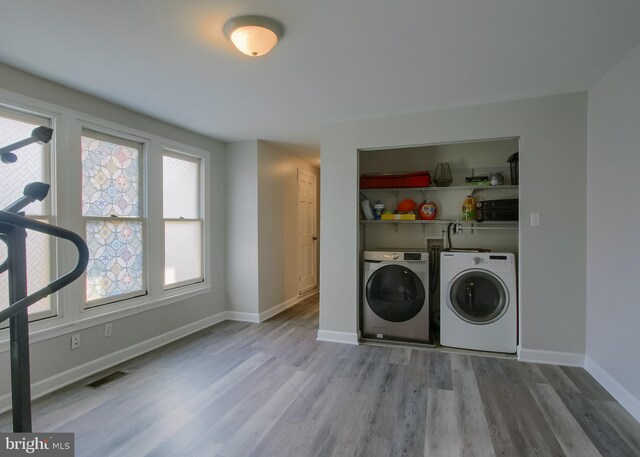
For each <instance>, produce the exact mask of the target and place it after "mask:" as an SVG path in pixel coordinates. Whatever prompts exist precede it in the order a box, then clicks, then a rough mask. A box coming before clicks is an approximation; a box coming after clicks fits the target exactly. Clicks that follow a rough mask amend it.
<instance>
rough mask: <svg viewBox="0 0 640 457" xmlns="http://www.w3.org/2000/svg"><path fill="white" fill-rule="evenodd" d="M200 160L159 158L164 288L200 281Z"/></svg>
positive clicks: (170, 154)
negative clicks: (161, 190)
mask: <svg viewBox="0 0 640 457" xmlns="http://www.w3.org/2000/svg"><path fill="white" fill-rule="evenodd" d="M200 175H201V170H200V159H197V158H194V157H190V156H186V155H179V154H175V153H173V152H168V151H165V153H164V155H163V157H162V189H163V193H162V195H163V215H164V285H165V288H166V289H168V288H173V287H177V286H180V285H184V284H192V283H195V282H200V281H202V280H203V274H202V258H203V255H202V191H201V181H200Z"/></svg>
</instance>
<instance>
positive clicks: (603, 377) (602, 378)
mask: <svg viewBox="0 0 640 457" xmlns="http://www.w3.org/2000/svg"><path fill="white" fill-rule="evenodd" d="M584 369H585V370H587V372H588V373H589V374H590V375H591V376H593V378H594V379H595V380H596V381H598V382H599V383H600V384H601V385H602V387H604V388H605V389H606V390H607V392H609V393H610V394H611V396H612V397H613V398H615V399H616V400H618V403H620V404H621V405H622V407H623V408H624V409H626V410H627V411H629V414H631V415H632V416H633V417H634V418H635V419H636V420H637V421H638V422H640V399H638V398H636V397H634V396H633V394H631V392H629V391H628V390H627V389H625V388H624V386H623V385H622V384H620V383H619V382H618V381H616V380H615V379H614V378H613V377H612V376H611V375H610V374H609V373H607V372H606V371H605V370H604V369H603V368H602V367H601V366H600V365H598V364H597V363H596V362H594V360H593V359H592V358H591V357H589V356H588V355H587V356H585V358H584Z"/></svg>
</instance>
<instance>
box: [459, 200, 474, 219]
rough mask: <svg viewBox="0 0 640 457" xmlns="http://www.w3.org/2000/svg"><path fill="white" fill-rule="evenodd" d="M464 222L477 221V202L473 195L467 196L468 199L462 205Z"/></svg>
mask: <svg viewBox="0 0 640 457" xmlns="http://www.w3.org/2000/svg"><path fill="white" fill-rule="evenodd" d="M462 220H463V221H475V220H476V201H475V200H474V199H473V197H472V196H471V195H467V198H466V199H465V200H464V203H463V204H462Z"/></svg>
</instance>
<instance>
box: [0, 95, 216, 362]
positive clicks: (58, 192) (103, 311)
mask: <svg viewBox="0 0 640 457" xmlns="http://www.w3.org/2000/svg"><path fill="white" fill-rule="evenodd" d="M0 107H3V108H5V109H7V110H9V111H15V112H21V113H25V114H27V115H28V114H33V115H34V116H40V117H45V118H49V119H51V125H50V127H51V128H53V129H54V131H55V133H54V141H52V142H50V143H49V145H50V148H51V149H50V167H51V168H50V169H51V175H50V179H51V181H50V184H51V186H52V188H51V189H52V190H51V192H50V194H49V197H47V198H48V199H49V204H50V205H51V206H50V217H51V219H50V221H51V223H52V224H55V225H58V226H60V227H63V228H65V229H68V230H71V231H74V232H76V233H79V234H82V233H83V231H84V230H85V225H84V221H83V219H82V211H81V209H82V207H81V198H80V195H79V194H78V189H79V188H80V187H81V185H82V170H81V163H80V160H79V158H80V157H81V143H80V137H81V131H82V129H83V128H85V129H88V130H93V131H97V132H104V133H105V134H107V135H113V136H116V137H122V138H125V139H131V140H132V141H138V142H142V143H144V146H145V149H144V157H143V159H144V161H143V167H144V175H143V178H144V179H146V186H145V187H144V190H145V191H146V198H145V199H144V201H145V204H144V208H145V211H146V213H145V217H146V218H147V223H148V225H149V227H152V228H153V227H156V226H159V227H160V226H162V197H161V193H162V182H161V176H162V162H161V160H157V158H158V157H161V155H162V151H163V149H168V150H174V151H178V152H182V153H184V154H187V155H192V156H194V157H198V158H200V159H201V160H202V162H201V164H202V168H201V170H202V176H203V181H202V183H201V184H202V186H203V189H204V191H203V193H204V195H206V199H207V202H208V203H207V205H210V204H213V203H216V202H217V204H223V202H224V200H223V194H221V193H216V195H213V196H212V194H211V189H213V188H214V184H215V186H216V187H215V188H216V189H218V192H220V191H221V190H220V189H219V188H220V185H221V184H220V182H219V181H218V179H222V175H221V174H220V173H221V171H220V170H214V169H212V168H211V164H212V160H213V161H214V163H217V162H216V160H217V159H214V158H213V156H212V155H217V154H219V153H220V151H221V149H220V148H219V146H217V145H214V144H212V145H210V146H209V145H207V146H201V145H200V143H198V141H197V140H194V142H191V143H189V144H186V143H183V142H182V141H179V140H174V139H170V138H168V137H167V136H164V133H163V130H162V129H161V127H158V126H157V125H150V126H149V127H138V126H144V125H146V124H144V122H141V121H140V120H139V119H138V120H135V122H133V121H132V123H133V125H134V126H131V125H124V124H122V123H119V122H118V121H113V120H110V119H116V118H118V119H119V118H120V116H119V112H118V111H113V112H109V113H105V114H103V115H101V116H100V117H98V116H97V115H94V114H88V113H87V112H83V111H79V110H76V109H73V108H70V107H69V106H66V105H65V106H62V105H58V104H55V103H50V102H47V101H45V100H43V99H40V98H34V97H30V96H28V95H24V94H20V93H17V92H14V91H11V90H7V89H4V88H1V87H0ZM124 119H126V120H128V119H129V118H128V117H126V116H125V118H124ZM176 132H177V131H174V130H171V129H170V130H169V132H168V133H167V135H171V136H173V137H176V136H177V137H178V138H180V133H179V132H177V133H176ZM201 144H204V143H201ZM158 177H160V179H157V178H158ZM62 182H64V183H67V185H65V186H60V185H58V183H62ZM158 184H159V186H158ZM211 214H212V213H211V211H210V208H208V207H206V206H205V207H204V209H203V212H202V215H201V217H202V218H203V220H204V229H203V238H204V241H203V243H204V244H203V250H204V257H203V262H204V265H203V275H204V278H205V279H204V281H203V282H200V283H196V284H191V285H186V286H183V287H181V288H179V289H171V290H163V276H162V271H163V268H162V269H161V268H159V267H156V265H158V264H160V263H162V261H163V253H161V252H160V249H156V252H152V251H150V250H149V249H148V246H149V243H150V244H151V245H152V246H158V247H159V248H163V246H161V245H160V244H158V243H161V242H163V241H164V238H163V237H164V235H163V233H160V232H161V231H162V229H160V230H155V228H154V229H153V230H151V231H147V232H146V234H147V245H146V258H147V262H148V263H147V278H146V279H147V290H148V294H147V295H141V296H138V297H135V298H129V299H126V300H120V301H116V302H111V303H109V304H105V305H103V306H95V307H90V308H86V307H85V306H84V302H85V297H86V291H85V278H84V277H81V278H79V279H78V280H77V281H74V282H73V283H71V284H70V285H69V286H68V287H65V288H63V289H62V290H60V291H58V292H56V294H53V295H52V299H53V300H56V303H57V306H56V309H57V315H54V316H51V317H48V318H42V319H39V320H34V321H31V323H30V325H29V339H30V341H31V343H38V342H43V341H48V340H50V339H52V338H57V337H61V336H65V337H66V336H67V335H68V334H69V333H70V332H72V331H82V330H85V329H89V328H92V327H95V326H99V325H103V324H106V323H109V322H113V321H114V320H118V319H126V318H129V317H132V316H136V315H140V314H141V313H146V312H149V311H155V310H160V309H162V308H164V307H170V308H171V307H174V306H181V305H182V304H186V303H189V301H190V300H193V299H194V298H196V297H200V296H209V295H207V294H211V293H212V291H213V288H212V287H213V284H214V283H215V284H218V283H219V277H218V276H215V277H214V276H213V275H212V273H215V272H216V271H217V270H216V269H213V270H212V268H213V264H212V262H213V258H212V255H211V248H212V246H213V245H214V244H215V245H216V246H218V245H220V246H222V247H223V246H224V244H223V240H222V239H221V238H220V236H221V234H220V233H221V232H216V233H213V232H212V229H213V227H214V226H216V227H218V228H220V221H214V220H213V219H210V215H211ZM214 222H215V224H214ZM53 249H54V250H53V251H52V253H51V260H52V262H53V264H54V267H55V269H54V270H52V271H51V276H52V279H54V278H57V277H59V276H60V275H61V274H63V273H66V272H68V271H70V270H71V269H72V268H73V267H74V266H75V265H76V261H77V253H76V250H75V248H74V246H73V245H71V243H68V242H66V241H64V240H62V241H59V240H56V241H55V242H54V243H53ZM156 268H157V269H158V270H159V271H160V272H159V273H158V274H156V273H154V269H156ZM216 268H219V267H216ZM156 277H157V278H156ZM8 350H9V329H8V328H0V354H2V353H5V352H7V351H8Z"/></svg>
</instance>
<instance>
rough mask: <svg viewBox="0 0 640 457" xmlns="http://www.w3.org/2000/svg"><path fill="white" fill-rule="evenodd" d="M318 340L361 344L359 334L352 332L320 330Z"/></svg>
mask: <svg viewBox="0 0 640 457" xmlns="http://www.w3.org/2000/svg"><path fill="white" fill-rule="evenodd" d="M316 339H317V340H318V341H329V342H332V343H343V344H355V345H357V344H359V343H358V334H357V333H351V332H332V331H330V330H318V337H317V338H316Z"/></svg>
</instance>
